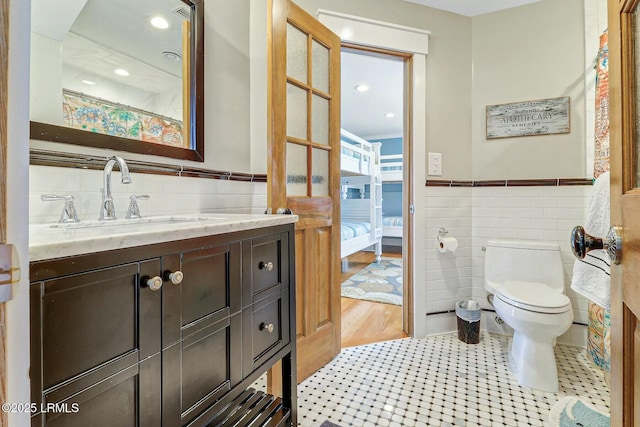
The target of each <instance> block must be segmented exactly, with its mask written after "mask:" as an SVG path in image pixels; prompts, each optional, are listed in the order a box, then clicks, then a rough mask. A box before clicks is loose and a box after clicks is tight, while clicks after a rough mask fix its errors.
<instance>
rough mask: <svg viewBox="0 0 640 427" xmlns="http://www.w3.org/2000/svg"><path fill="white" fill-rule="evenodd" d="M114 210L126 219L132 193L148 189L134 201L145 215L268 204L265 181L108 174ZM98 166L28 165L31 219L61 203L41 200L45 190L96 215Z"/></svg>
mask: <svg viewBox="0 0 640 427" xmlns="http://www.w3.org/2000/svg"><path fill="white" fill-rule="evenodd" d="M111 178H112V192H113V199H114V204H115V207H116V215H117V216H118V218H124V217H125V215H126V212H127V208H128V206H129V197H130V196H131V195H141V194H147V195H149V196H150V199H149V200H140V201H139V202H138V205H139V206H140V211H141V212H142V215H143V216H150V215H166V214H178V213H194V212H228V213H262V212H264V210H265V207H266V203H267V185H266V183H251V182H241V181H224V180H216V179H206V178H186V177H176V176H166V175H151V174H141V173H133V174H131V184H126V185H124V184H121V183H120V171H118V170H114V171H113V173H112V176H111ZM102 179H103V178H102V171H97V170H85V169H73V168H57V167H50V166H30V167H29V222H30V223H32V224H41V223H47V222H55V221H57V220H58V219H59V218H60V212H61V211H62V207H63V202H43V201H42V200H40V196H41V195H42V194H43V193H54V194H71V195H72V196H74V197H75V206H76V210H77V211H78V216H79V217H80V219H81V220H94V219H97V218H98V216H99V212H100V203H101V200H102V196H101V193H100V189H101V188H102V185H103V184H102Z"/></svg>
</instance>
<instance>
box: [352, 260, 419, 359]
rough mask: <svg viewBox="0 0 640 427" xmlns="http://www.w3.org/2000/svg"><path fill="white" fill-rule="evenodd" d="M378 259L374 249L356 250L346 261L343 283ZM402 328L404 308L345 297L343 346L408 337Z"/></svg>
mask: <svg viewBox="0 0 640 427" xmlns="http://www.w3.org/2000/svg"><path fill="white" fill-rule="evenodd" d="M382 255H383V256H389V257H397V258H401V257H402V254H395V253H383V254H382ZM374 261H375V255H374V254H373V253H372V252H357V253H355V254H353V255H351V256H349V257H348V258H347V262H343V271H342V275H341V277H340V283H342V282H344V281H345V280H347V279H348V278H349V277H351V276H353V275H354V274H356V273H357V272H358V271H360V270H361V269H362V268H364V267H366V266H367V265H368V264H371V263H372V262H374ZM405 337H407V334H405V333H404V332H403V330H402V307H400V306H397V305H392V304H383V303H377V302H370V301H362V300H357V299H353V298H342V347H353V346H356V345H363V344H371V343H374V342H380V341H387V340H393V339H397V338H405Z"/></svg>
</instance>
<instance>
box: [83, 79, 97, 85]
mask: <svg viewBox="0 0 640 427" xmlns="http://www.w3.org/2000/svg"><path fill="white" fill-rule="evenodd" d="M82 83H84V84H86V85H89V86H94V85H95V84H96V82H94V81H93V80H82Z"/></svg>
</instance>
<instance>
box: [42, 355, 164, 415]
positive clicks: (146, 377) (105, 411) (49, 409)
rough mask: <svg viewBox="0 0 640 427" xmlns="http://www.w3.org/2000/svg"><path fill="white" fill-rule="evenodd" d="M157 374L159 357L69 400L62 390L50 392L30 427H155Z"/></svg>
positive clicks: (157, 404)
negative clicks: (41, 410) (40, 411)
mask: <svg viewBox="0 0 640 427" xmlns="http://www.w3.org/2000/svg"><path fill="white" fill-rule="evenodd" d="M160 372H161V370H160V354H156V355H155V356H152V357H150V358H148V359H146V360H144V361H143V362H141V363H140V364H135V365H132V366H129V367H128V368H125V369H123V370H121V371H120V372H117V373H115V374H114V375H112V376H109V377H108V378H104V379H101V380H98V381H97V382H95V383H94V384H91V385H90V386H88V387H86V388H84V389H82V390H81V391H79V392H78V393H75V394H72V395H71V396H72V397H68V396H69V391H70V390H69V389H67V388H65V387H62V388H60V389H58V390H54V391H51V392H50V393H48V394H47V395H46V396H45V398H46V400H47V402H45V403H43V405H42V408H43V410H44V411H43V412H42V413H39V414H37V415H35V416H34V417H32V420H31V426H32V427H36V426H46V427H86V426H92V427H113V426H118V427H157V426H159V425H160V423H161V421H160V413H161V412H160V411H161V405H160V400H159V394H158V390H160V388H161V379H160V378H161V377H160ZM64 396H67V397H64Z"/></svg>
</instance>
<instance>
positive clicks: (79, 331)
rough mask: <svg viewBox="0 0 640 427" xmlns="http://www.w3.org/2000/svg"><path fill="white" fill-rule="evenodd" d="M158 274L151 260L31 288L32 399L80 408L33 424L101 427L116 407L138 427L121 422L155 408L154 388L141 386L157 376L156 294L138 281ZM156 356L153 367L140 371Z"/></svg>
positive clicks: (157, 266)
mask: <svg viewBox="0 0 640 427" xmlns="http://www.w3.org/2000/svg"><path fill="white" fill-rule="evenodd" d="M158 274H160V261H159V260H151V261H145V262H143V263H139V264H138V263H132V264H125V265H121V266H116V267H110V268H104V269H99V270H96V271H91V272H86V273H81V274H75V275H70V276H66V277H62V278H57V279H52V280H46V281H43V282H37V283H34V284H32V285H31V322H32V325H31V335H32V336H31V345H32V349H31V355H32V356H31V382H32V387H31V389H32V401H33V402H34V403H36V404H37V405H38V407H44V408H46V407H47V405H56V404H60V403H63V402H67V403H74V402H75V403H78V405H79V408H78V409H79V410H78V411H77V412H75V413H74V412H72V413H66V414H64V415H62V414H61V415H60V416H54V414H52V413H48V412H46V411H45V412H46V413H45V414H43V415H40V416H37V417H36V418H35V419H34V420H35V421H34V423H35V424H34V425H41V424H40V421H38V420H41V422H42V423H44V424H42V425H47V426H48V425H58V424H56V423H61V422H62V423H63V424H59V425H83V422H85V421H86V420H89V419H92V420H94V421H93V424H92V425H100V424H99V423H100V422H102V420H101V419H100V416H99V414H100V413H101V411H105V412H106V413H108V412H109V411H110V410H111V409H113V408H115V407H119V406H121V407H122V410H121V412H122V416H123V417H124V418H122V423H123V424H121V425H124V426H126V425H137V424H128V423H127V422H126V420H125V419H128V418H127V417H129V416H132V417H134V416H135V417H136V419H137V417H138V415H139V413H140V411H143V412H145V411H148V410H149V408H157V409H158V410H159V408H160V390H159V387H154V386H150V387H144V389H143V388H142V387H141V386H139V384H142V383H144V382H145V381H151V382H153V381H154V380H153V379H154V378H159V375H160V362H159V351H160V339H159V336H160V334H159V328H160V308H161V306H160V301H161V300H160V293H159V292H154V291H153V290H151V289H150V288H148V287H146V286H145V284H146V282H144V281H143V283H142V284H141V278H143V277H147V276H153V275H158ZM154 336H155V337H154ZM154 354H155V355H157V356H158V358H157V362H155V363H152V362H151V361H148V362H147V364H146V365H145V366H144V369H143V368H142V367H140V366H138V364H139V362H140V361H141V360H144V359H147V358H150V357H151V356H153V355H154ZM150 360H151V359H150ZM141 369H143V370H144V371H145V372H146V373H147V374H146V375H143V376H142V378H141V377H140V370H141ZM152 371H153V372H152ZM132 384H133V386H132ZM132 387H133V388H132ZM131 393H133V395H132V396H133V397H132V398H131V399H129V398H128V397H126V396H130V395H131ZM143 395H144V396H143ZM71 396H73V398H72V397H71ZM122 399H126V403H123V401H122ZM43 405H44V406H43ZM89 408H92V409H91V410H89ZM91 413H94V415H93V416H92V415H91ZM107 419H109V418H108V417H107V418H104V420H107ZM56 420H58V421H56ZM60 420H64V421H60ZM96 423H97V424H96ZM84 425H89V424H84ZM105 425H106V424H105ZM112 425H113V424H112Z"/></svg>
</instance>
